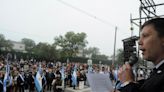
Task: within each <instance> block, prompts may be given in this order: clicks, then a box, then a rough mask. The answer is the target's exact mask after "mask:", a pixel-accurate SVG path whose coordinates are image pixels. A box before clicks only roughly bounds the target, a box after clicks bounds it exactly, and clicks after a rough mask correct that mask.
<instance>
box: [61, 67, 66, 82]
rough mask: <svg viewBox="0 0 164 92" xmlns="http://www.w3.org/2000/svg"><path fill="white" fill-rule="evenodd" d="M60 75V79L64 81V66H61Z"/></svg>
mask: <svg viewBox="0 0 164 92" xmlns="http://www.w3.org/2000/svg"><path fill="white" fill-rule="evenodd" d="M60 73H61V79H62V80H64V79H65V76H64V66H62V68H61V70H60Z"/></svg>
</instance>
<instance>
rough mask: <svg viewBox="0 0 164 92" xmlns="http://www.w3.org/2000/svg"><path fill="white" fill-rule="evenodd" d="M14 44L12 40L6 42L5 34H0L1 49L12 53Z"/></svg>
mask: <svg viewBox="0 0 164 92" xmlns="http://www.w3.org/2000/svg"><path fill="white" fill-rule="evenodd" d="M12 46H13V44H12V43H11V41H10V40H6V39H5V36H4V35H3V34H0V49H1V50H2V49H3V50H7V51H11V50H12Z"/></svg>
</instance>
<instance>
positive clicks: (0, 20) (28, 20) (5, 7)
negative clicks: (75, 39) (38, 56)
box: [0, 0, 164, 56]
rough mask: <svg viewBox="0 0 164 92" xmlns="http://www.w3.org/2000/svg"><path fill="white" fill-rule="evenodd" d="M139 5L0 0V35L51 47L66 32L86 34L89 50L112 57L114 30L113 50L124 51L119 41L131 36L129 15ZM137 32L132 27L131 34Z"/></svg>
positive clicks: (132, 1)
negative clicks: (28, 39)
mask: <svg viewBox="0 0 164 92" xmlns="http://www.w3.org/2000/svg"><path fill="white" fill-rule="evenodd" d="M155 1H156V2H157V3H158V2H162V0H155ZM139 5H140V2H139V0H0V33H2V34H4V36H5V37H6V39H10V40H14V41H21V39H22V38H30V39H33V40H34V41H35V42H36V43H38V42H48V43H50V44H51V43H53V42H54V37H56V36H59V35H64V34H65V33H66V32H68V31H74V32H75V33H77V32H85V33H86V34H87V41H88V42H89V44H88V47H90V46H91V47H98V48H99V49H100V52H101V53H102V54H106V55H108V56H111V55H112V54H113V48H114V33H115V27H116V26H117V27H118V30H117V41H116V42H117V43H116V49H118V48H123V45H122V40H123V39H125V38H127V37H130V36H131V31H130V14H132V17H133V18H138V17H139ZM160 11H162V12H164V7H163V9H160ZM138 33H139V32H138V28H137V27H136V26H134V35H138Z"/></svg>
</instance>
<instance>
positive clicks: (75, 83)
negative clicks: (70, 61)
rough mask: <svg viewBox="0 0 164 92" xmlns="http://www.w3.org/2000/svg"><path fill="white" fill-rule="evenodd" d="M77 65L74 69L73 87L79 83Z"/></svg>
mask: <svg viewBox="0 0 164 92" xmlns="http://www.w3.org/2000/svg"><path fill="white" fill-rule="evenodd" d="M76 68H77V67H76V65H75V66H74V70H73V73H72V86H73V89H75V87H76V85H77V74H76Z"/></svg>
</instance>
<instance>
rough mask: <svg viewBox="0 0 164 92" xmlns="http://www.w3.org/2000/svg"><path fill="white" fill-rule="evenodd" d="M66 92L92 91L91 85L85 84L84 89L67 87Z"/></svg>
mask: <svg viewBox="0 0 164 92" xmlns="http://www.w3.org/2000/svg"><path fill="white" fill-rule="evenodd" d="M64 92H91V89H90V87H87V86H85V87H84V88H83V89H78V87H76V89H73V87H67V88H66V89H65V91H64Z"/></svg>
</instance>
